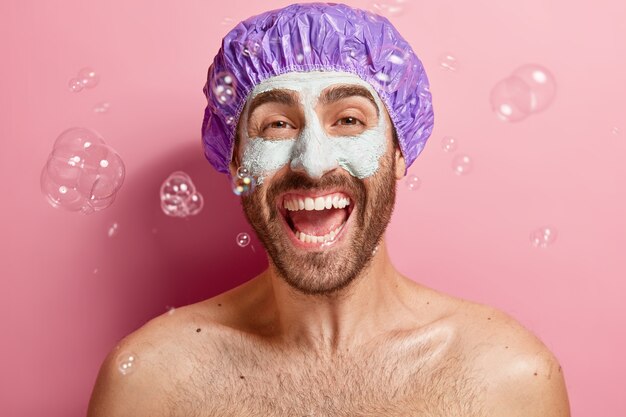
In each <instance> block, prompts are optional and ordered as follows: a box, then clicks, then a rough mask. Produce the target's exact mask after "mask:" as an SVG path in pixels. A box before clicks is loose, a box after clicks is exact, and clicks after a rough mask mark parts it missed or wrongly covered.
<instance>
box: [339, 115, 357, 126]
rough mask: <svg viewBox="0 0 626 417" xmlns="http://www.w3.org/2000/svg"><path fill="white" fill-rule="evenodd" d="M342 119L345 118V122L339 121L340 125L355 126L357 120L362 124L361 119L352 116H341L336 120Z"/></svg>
mask: <svg viewBox="0 0 626 417" xmlns="http://www.w3.org/2000/svg"><path fill="white" fill-rule="evenodd" d="M342 120H345V121H346V122H347V123H339V124H340V125H345V126H357V122H358V123H360V124H363V122H362V121H360V120H359V119H357V118H356V117H352V116H347V117H342V118H341V119H339V120H337V122H341V121H342Z"/></svg>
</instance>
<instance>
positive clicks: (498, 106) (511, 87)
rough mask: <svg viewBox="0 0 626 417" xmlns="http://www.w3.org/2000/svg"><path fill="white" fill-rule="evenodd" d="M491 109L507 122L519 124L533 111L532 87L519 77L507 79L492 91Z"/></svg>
mask: <svg viewBox="0 0 626 417" xmlns="http://www.w3.org/2000/svg"><path fill="white" fill-rule="evenodd" d="M490 101H491V108H492V110H493V111H494V112H495V113H496V115H497V116H498V117H499V118H500V120H502V121H505V122H518V121H520V120H523V119H525V118H526V117H528V115H529V114H530V112H531V110H532V92H531V91H530V87H528V85H527V84H526V83H525V82H524V81H522V80H521V79H520V78H518V77H515V76H513V77H507V78H505V79H503V80H502V81H500V82H498V83H497V84H496V85H495V86H494V87H493V89H492V90H491V95H490Z"/></svg>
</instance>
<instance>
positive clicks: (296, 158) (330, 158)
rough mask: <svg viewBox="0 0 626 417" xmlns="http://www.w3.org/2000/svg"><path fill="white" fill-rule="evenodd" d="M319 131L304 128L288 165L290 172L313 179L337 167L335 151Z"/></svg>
mask: <svg viewBox="0 0 626 417" xmlns="http://www.w3.org/2000/svg"><path fill="white" fill-rule="evenodd" d="M319 130H320V129H314V128H311V127H308V126H307V127H305V128H304V130H303V131H302V135H301V136H300V137H299V138H298V140H297V141H296V145H295V147H294V150H293V154H292V159H291V164H290V166H291V169H292V170H294V171H303V172H306V173H307V175H309V176H310V177H311V178H315V179H319V178H321V177H322V176H323V175H324V174H325V173H326V172H328V171H332V170H333V169H335V168H337V167H338V166H339V163H338V161H337V153H336V150H335V149H334V148H333V146H332V143H331V141H330V140H329V138H328V137H327V136H326V135H325V134H323V133H322V132H320V131H319Z"/></svg>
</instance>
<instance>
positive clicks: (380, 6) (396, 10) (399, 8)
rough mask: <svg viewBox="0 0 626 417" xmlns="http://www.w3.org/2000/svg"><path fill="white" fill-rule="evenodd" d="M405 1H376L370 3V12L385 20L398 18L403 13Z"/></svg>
mask: <svg viewBox="0 0 626 417" xmlns="http://www.w3.org/2000/svg"><path fill="white" fill-rule="evenodd" d="M406 3H407V0H382V1H381V0H376V1H374V2H372V6H371V9H370V10H371V11H372V12H374V13H376V14H379V15H381V16H385V17H387V18H389V17H394V16H400V15H401V14H402V13H403V12H404V11H405V6H406Z"/></svg>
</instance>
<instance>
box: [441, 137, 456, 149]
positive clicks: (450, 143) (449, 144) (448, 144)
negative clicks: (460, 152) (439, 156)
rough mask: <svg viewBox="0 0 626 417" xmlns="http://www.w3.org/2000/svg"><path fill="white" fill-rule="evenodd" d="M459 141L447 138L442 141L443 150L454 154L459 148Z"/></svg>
mask: <svg viewBox="0 0 626 417" xmlns="http://www.w3.org/2000/svg"><path fill="white" fill-rule="evenodd" d="M457 147H458V146H457V140H456V139H455V138H453V137H451V136H445V137H444V138H443V139H442V140H441V148H442V149H443V150H444V151H445V152H454V151H456V148H457Z"/></svg>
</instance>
